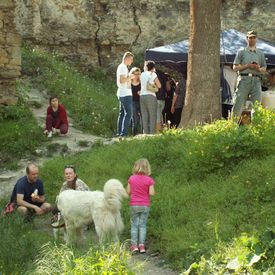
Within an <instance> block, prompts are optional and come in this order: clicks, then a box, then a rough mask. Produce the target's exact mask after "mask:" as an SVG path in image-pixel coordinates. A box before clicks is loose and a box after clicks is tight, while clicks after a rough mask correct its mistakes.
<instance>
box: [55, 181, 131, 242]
mask: <svg viewBox="0 0 275 275" xmlns="http://www.w3.org/2000/svg"><path fill="white" fill-rule="evenodd" d="M127 197H128V195H127V193H126V190H125V189H124V187H123V185H122V183H121V182H120V181H119V180H116V179H110V180H108V181H107V182H106V183H105V185H104V192H101V191H75V190H66V191H63V192H62V193H61V194H60V195H59V196H58V201H57V207H58V209H59V210H60V211H61V215H62V217H63V219H64V221H65V225H66V231H67V243H68V244H72V243H77V242H78V241H80V240H81V238H82V233H83V232H82V229H83V227H84V226H85V225H88V224H90V223H91V222H92V221H93V222H94V224H95V230H96V233H97V235H98V237H99V241H100V242H102V241H104V240H106V239H109V238H111V239H112V240H114V241H117V240H118V235H119V233H120V232H121V231H122V230H123V228H124V225H123V221H122V218H121V215H120V209H121V201H122V199H123V198H127Z"/></svg>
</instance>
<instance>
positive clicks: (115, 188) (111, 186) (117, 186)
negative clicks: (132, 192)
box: [104, 179, 128, 198]
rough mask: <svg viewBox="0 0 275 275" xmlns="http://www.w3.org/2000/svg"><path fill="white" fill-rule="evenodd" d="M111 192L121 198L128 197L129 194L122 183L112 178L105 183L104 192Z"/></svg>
mask: <svg viewBox="0 0 275 275" xmlns="http://www.w3.org/2000/svg"><path fill="white" fill-rule="evenodd" d="M109 192H111V193H112V194H114V193H116V194H117V195H119V196H120V197H121V198H128V194H127V192H126V190H125V188H124V187H123V185H122V183H121V182H120V181H119V180H117V179H110V180H108V181H107V182H106V183H105V185H104V194H108V193H109Z"/></svg>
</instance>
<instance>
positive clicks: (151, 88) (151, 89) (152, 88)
mask: <svg viewBox="0 0 275 275" xmlns="http://www.w3.org/2000/svg"><path fill="white" fill-rule="evenodd" d="M146 90H148V91H149V92H152V93H157V92H158V91H159V88H158V87H157V86H156V84H154V83H149V81H148V82H147V85H146Z"/></svg>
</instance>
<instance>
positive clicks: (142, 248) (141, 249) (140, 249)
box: [139, 244, 146, 253]
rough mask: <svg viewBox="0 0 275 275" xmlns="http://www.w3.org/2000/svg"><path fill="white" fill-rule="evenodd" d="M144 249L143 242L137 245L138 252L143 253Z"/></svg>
mask: <svg viewBox="0 0 275 275" xmlns="http://www.w3.org/2000/svg"><path fill="white" fill-rule="evenodd" d="M145 252H146V250H145V247H144V244H140V245H139V253H145Z"/></svg>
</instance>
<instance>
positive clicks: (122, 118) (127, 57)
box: [116, 52, 134, 136]
mask: <svg viewBox="0 0 275 275" xmlns="http://www.w3.org/2000/svg"><path fill="white" fill-rule="evenodd" d="M133 60H134V55H133V54H132V53H131V52H126V53H125V54H124V55H123V58H122V63H120V64H119V65H118V67H117V71H116V79H117V87H118V90H117V97H118V99H119V115H118V120H117V135H118V136H127V135H128V130H129V127H130V123H131V119H132V114H133V99H132V89H131V80H132V79H133V78H134V76H133V75H129V71H128V66H130V65H131V64H132V63H133Z"/></svg>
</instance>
